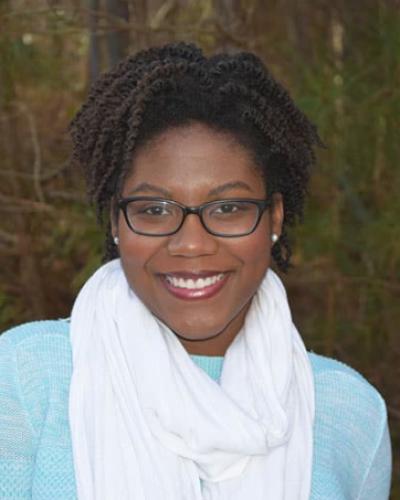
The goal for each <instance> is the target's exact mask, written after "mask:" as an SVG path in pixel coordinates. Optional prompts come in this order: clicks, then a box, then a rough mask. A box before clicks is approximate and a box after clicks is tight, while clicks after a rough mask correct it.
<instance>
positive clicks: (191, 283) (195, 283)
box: [166, 273, 225, 290]
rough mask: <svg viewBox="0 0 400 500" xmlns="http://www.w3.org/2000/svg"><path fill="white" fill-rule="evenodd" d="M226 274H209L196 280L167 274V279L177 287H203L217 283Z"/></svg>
mask: <svg viewBox="0 0 400 500" xmlns="http://www.w3.org/2000/svg"><path fill="white" fill-rule="evenodd" d="M224 276H225V273H220V274H216V275H214V276H208V277H207V278H198V279H196V280H193V279H188V280H185V279H183V278H176V277H175V276H169V275H167V276H166V279H167V281H168V282H169V283H171V285H172V286H175V287H177V288H188V289H189V290H194V289H197V290H199V289H201V288H205V287H207V286H211V285H215V283H217V281H220V280H222V278H223V277H224Z"/></svg>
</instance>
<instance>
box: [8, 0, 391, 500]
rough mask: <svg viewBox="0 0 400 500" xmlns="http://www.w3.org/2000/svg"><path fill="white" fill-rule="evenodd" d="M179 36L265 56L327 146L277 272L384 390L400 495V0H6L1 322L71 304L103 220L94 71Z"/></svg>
mask: <svg viewBox="0 0 400 500" xmlns="http://www.w3.org/2000/svg"><path fill="white" fill-rule="evenodd" d="M173 40H186V41H195V42H197V43H199V44H200V45H201V46H202V47H203V49H204V50H205V52H206V53H210V52H212V51H214V50H216V49H225V50H238V49H240V50H250V51H253V52H256V53H257V54H258V55H259V56H261V58H262V59H263V60H264V61H265V62H266V64H267V66H268V67H269V68H270V69H271V71H272V72H273V74H275V76H276V77H277V78H278V79H280V80H281V81H282V83H283V84H284V85H285V86H286V87H287V88H288V89H289V90H290V92H291V94H292V96H293V97H294V99H295V101H296V102H297V103H298V105H299V106H300V107H301V108H302V110H303V111H305V112H306V113H307V114H308V115H309V117H310V118H311V119H312V120H313V121H314V123H316V124H317V125H318V127H319V130H320V134H321V136H322V138H323V140H324V141H325V143H326V144H327V146H328V148H327V149H326V150H323V151H320V152H319V153H318V165H317V167H316V168H315V170H314V176H313V181H312V183H311V186H310V197H309V201H308V205H307V210H306V214H305V220H304V224H303V225H301V226H299V227H297V228H296V229H295V230H294V231H292V238H293V240H294V242H295V254H294V259H293V262H294V268H293V269H292V270H291V271H290V272H289V274H288V275H287V276H284V281H285V283H286V285H287V287H288V292H289V297H290V301H291V304H292V308H293V315H294V319H295V322H296V324H297V325H298V327H299V329H300V331H301V332H302V334H303V337H304V338H305V341H306V345H307V346H308V348H309V349H310V350H314V351H316V352H318V353H321V354H325V355H328V356H332V357H335V358H337V359H340V360H341V361H344V362H345V363H348V364H350V365H351V366H353V367H354V368H356V369H357V370H359V371H361V372H362V373H363V374H364V375H365V376H366V377H367V378H368V380H370V382H372V383H373V384H374V385H375V386H376V387H377V388H378V389H379V391H380V392H381V393H382V395H383V396H384V398H385V399H386V401H387V404H388V411H389V417H390V425H391V432H392V438H393V449H394V456H395V459H397V461H396V462H395V474H394V483H393V492H392V497H391V498H393V499H395V498H396V499H400V485H399V480H398V478H399V461H398V458H399V455H400V454H399V451H400V391H399V380H400V341H399V340H400V339H399V328H400V301H399V299H400V223H399V221H400V195H399V192H400V168H399V161H400V137H399V136H400V134H399V132H400V5H399V2H398V1H396V0H381V1H379V0H375V1H373V0H363V2H360V1H358V0H338V1H334V2H332V1H329V0H310V1H305V0H204V1H200V0H197V1H196V0H137V1H134V0H131V1H129V0H48V1H44V0H36V1H35V2H32V1H29V0H0V261H1V263H0V331H4V330H5V329H6V328H8V327H10V326H11V325H15V324H18V323H21V322H24V321H30V320H34V319H44V318H58V317H66V316H68V315H69V313H70V309H71V304H72V302H73V299H74V297H75V295H76V293H77V291H78V290H79V288H80V286H81V285H82V284H83V282H84V281H85V279H86V278H87V277H88V276H89V275H90V273H91V272H93V270H94V269H95V268H96V267H97V266H98V265H99V264H100V262H101V254H102V232H101V230H99V228H98V227H97V225H96V220H95V217H94V215H93V211H92V209H91V208H90V207H89V206H88V205H87V203H86V196H85V187H84V185H83V182H82V179H81V175H80V172H78V171H74V170H71V169H70V168H69V163H68V160H69V154H70V144H69V139H68V135H67V133H66V128H67V125H68V123H69V121H70V120H71V118H72V117H73V115H74V113H75V112H76V111H77V109H78V108H79V106H80V104H81V103H82V101H83V100H84V99H85V95H86V93H87V91H88V87H89V85H90V83H91V82H92V81H93V80H94V79H95V78H96V76H97V75H98V74H99V73H101V72H102V71H104V70H106V69H107V68H109V67H111V66H113V65H114V64H116V63H117V62H118V60H119V59H121V58H122V57H124V56H125V55H127V54H129V53H132V52H135V51H136V50H138V49H141V48H145V47H148V46H151V45H156V44H161V43H164V42H167V41H173Z"/></svg>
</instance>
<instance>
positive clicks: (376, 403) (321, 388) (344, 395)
mask: <svg viewBox="0 0 400 500" xmlns="http://www.w3.org/2000/svg"><path fill="white" fill-rule="evenodd" d="M309 358H310V361H311V366H312V369H313V373H314V384H315V392H316V403H317V405H321V404H323V405H326V406H327V407H330V408H331V407H332V406H334V407H336V408H337V410H338V411H341V412H344V411H346V410H348V411H349V412H351V413H352V415H353V418H357V416H359V417H360V418H361V419H362V420H364V419H366V418H367V417H369V419H370V420H371V421H374V422H375V423H377V422H378V421H380V422H386V420H387V412H386V404H385V401H384V400H383V398H382V396H381V394H380V393H379V392H378V390H377V389H376V388H375V387H374V386H373V385H372V384H371V383H370V382H368V380H367V379H366V378H365V377H364V376H363V375H361V374H360V373H359V372H358V371H356V370H355V369H354V368H351V367H350V366H348V365H346V364H345V363H343V362H341V361H338V360H336V359H333V358H328V357H325V356H321V355H319V354H315V353H309Z"/></svg>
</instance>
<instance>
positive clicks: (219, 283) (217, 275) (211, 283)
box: [160, 271, 229, 300]
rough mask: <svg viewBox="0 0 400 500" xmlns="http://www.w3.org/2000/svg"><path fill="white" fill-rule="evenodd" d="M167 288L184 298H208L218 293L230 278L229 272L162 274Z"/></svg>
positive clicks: (162, 279)
mask: <svg viewBox="0 0 400 500" xmlns="http://www.w3.org/2000/svg"><path fill="white" fill-rule="evenodd" d="M160 277H161V282H162V283H163V285H164V286H165V288H166V289H167V290H168V291H169V292H170V293H171V294H172V295H174V296H175V297H177V298H180V299H184V300H193V299H206V298H210V297H213V296H214V295H216V294H217V293H218V292H219V291H220V290H221V289H222V288H223V287H224V285H225V284H226V282H227V280H228V279H229V273H227V272H218V271H201V272H198V273H189V272H178V273H168V274H162V275H160Z"/></svg>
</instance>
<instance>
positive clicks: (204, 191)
mask: <svg viewBox="0 0 400 500" xmlns="http://www.w3.org/2000/svg"><path fill="white" fill-rule="evenodd" d="M71 134H72V138H73V146H74V159H75V161H76V162H77V163H79V164H80V165H81V166H82V167H83V169H84V171H85V174H86V178H87V182H88V187H89V193H90V196H91V198H92V200H93V201H94V203H95V204H96V206H97V210H98V214H99V216H100V217H101V218H106V220H108V221H109V223H108V224H107V234H106V249H107V250H106V260H107V261H108V263H107V264H105V265H104V266H102V267H101V268H100V269H99V270H98V271H97V272H96V273H95V274H94V275H93V276H92V277H91V278H90V279H89V280H88V281H87V283H86V284H85V286H84V287H83V289H82V290H81V292H80V294H79V295H78V297H77V300H76V302H75V305H74V308H73V311H72V315H71V322H69V321H68V320H61V321H46V322H36V323H31V324H28V325H23V326H20V327H18V328H16V329H13V330H11V331H9V332H6V333H5V334H3V335H2V337H1V358H0V359H1V365H0V370H1V372H0V375H1V376H0V381H1V382H0V383H1V386H0V390H1V392H0V394H1V398H2V404H1V410H0V412H1V428H0V454H1V457H0V471H1V474H0V492H1V495H0V496H1V498H5V497H7V498H36V499H41V500H42V499H70V498H71V499H72V498H79V499H84V500H91V499H96V500H98V499H107V500H108V499H118V500H120V499H122V500H123V499H135V500H136V499H145V498H146V499H151V500H157V499H160V500H161V499H170V500H179V499H190V500H192V499H201V498H207V499H230V500H235V499H252V500H257V499H260V500H261V499H267V498H270V499H299V500H300V499H308V498H311V499H324V500H329V499H332V500H333V499H363V500H364V499H371V500H372V499H376V500H378V499H379V500H382V499H385V498H388V495H389V483H390V444H389V437H388V429H387V419H386V409H385V404H384V402H383V400H382V398H381V397H380V395H379V394H378V393H377V392H376V390H375V389H374V388H372V387H371V386H370V385H369V384H368V383H367V382H366V381H365V380H364V379H363V378H362V377H361V376H360V375H359V374H357V373H356V372H355V371H353V370H352V369H351V368H349V367H347V366H345V365H343V364H341V363H339V362H337V361H334V360H331V359H328V358H325V357H322V356H318V355H316V354H312V353H311V354H310V353H307V352H306V350H305V347H304V344H303V342H302V340H301V337H300V336H299V334H298V332H297V330H296V329H295V327H294V325H293V323H292V320H291V316H290V310H289V307H288V303H287V299H286V294H285V291H284V288H283V285H282V283H281V282H280V280H279V278H278V277H277V275H276V274H274V272H273V271H272V270H271V269H270V264H271V256H272V258H273V259H274V261H275V263H276V265H277V266H278V268H280V269H281V270H283V271H285V270H287V269H288V267H289V264H290V255H291V249H290V245H289V241H288V238H287V228H288V226H290V225H292V224H293V223H294V222H295V221H296V220H297V219H298V218H299V217H300V216H301V214H302V210H303V203H304V196H305V192H306V187H307V181H308V177H309V170H310V167H311V165H312V164H313V163H314V153H313V148H314V146H316V145H319V144H320V140H319V138H318V135H317V133H316V130H315V127H314V126H313V125H312V124H311V123H310V122H309V121H308V119H307V118H306V117H305V116H304V115H303V114H302V113H301V112H300V111H299V110H298V109H297V108H296V107H295V105H294V103H293V102H292V100H291V98H290V97H289V95H288V93H287V92H286V91H285V90H284V89H283V88H282V87H281V86H280V85H279V84H278V83H277V82H276V81H275V80H274V79H273V78H272V76H271V75H270V73H269V72H268V71H267V70H266V68H265V67H264V66H263V64H262V63H261V62H260V60H259V59H258V58H257V57H255V56H254V55H251V54H246V53H241V54H235V55H227V54H220V55H215V56H213V57H211V58H209V59H207V58H205V57H204V56H203V54H202V53H201V51H200V50H199V49H198V48H197V47H195V46H194V45H187V44H176V45H166V46H164V47H161V48H159V49H150V50H147V51H143V52H140V53H139V54H137V55H136V56H134V57H130V58H128V59H127V60H125V61H123V62H122V63H121V64H120V65H119V66H118V67H117V68H116V69H114V70H112V71H111V72H109V73H107V74H105V75H104V76H102V77H101V78H100V79H99V81H98V82H97V83H96V84H95V85H94V87H93V88H92V90H91V92H90V95H89V98H88V100H87V102H86V103H85V105H84V106H83V107H82V109H81V111H80V112H79V113H78V115H77V116H76V117H75V119H74V121H73V122H72V125H71ZM71 357H72V360H71Z"/></svg>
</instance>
